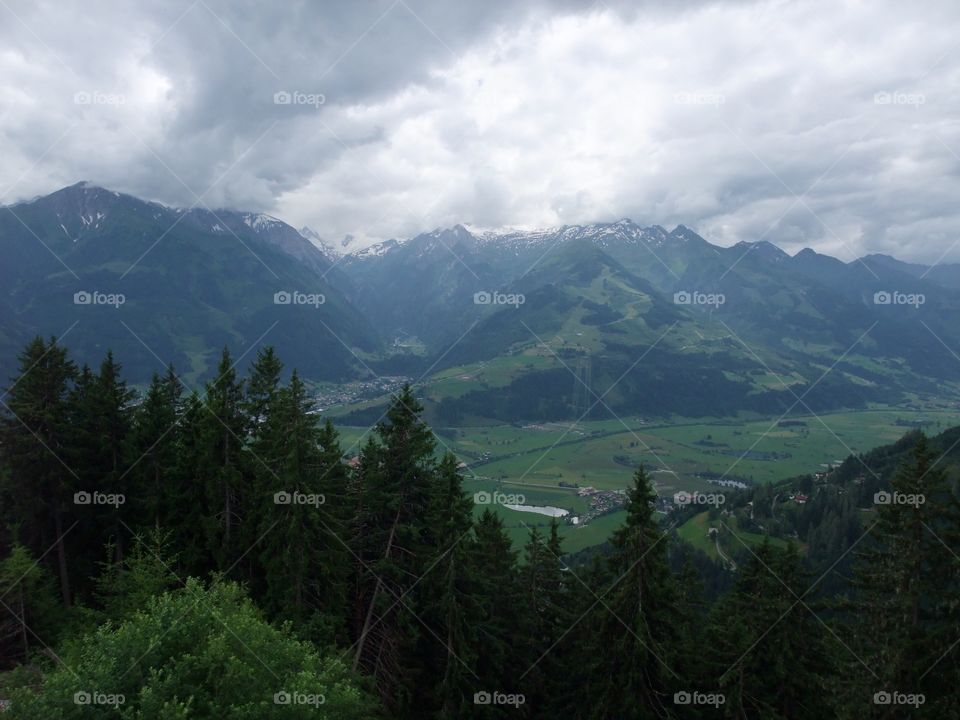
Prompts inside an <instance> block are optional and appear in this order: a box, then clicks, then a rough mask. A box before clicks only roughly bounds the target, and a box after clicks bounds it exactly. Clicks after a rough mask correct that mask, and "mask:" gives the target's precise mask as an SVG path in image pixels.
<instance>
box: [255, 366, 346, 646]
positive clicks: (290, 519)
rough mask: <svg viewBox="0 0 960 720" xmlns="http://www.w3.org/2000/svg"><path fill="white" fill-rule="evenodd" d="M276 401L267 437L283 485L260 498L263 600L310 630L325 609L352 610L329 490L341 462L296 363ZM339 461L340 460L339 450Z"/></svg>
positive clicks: (268, 419) (339, 612)
mask: <svg viewBox="0 0 960 720" xmlns="http://www.w3.org/2000/svg"><path fill="white" fill-rule="evenodd" d="M271 408H272V409H271V410H270V411H269V412H267V414H266V415H265V416H264V437H265V438H272V441H271V442H270V446H269V447H265V449H267V450H268V458H269V462H270V463H271V464H274V470H275V477H274V480H275V487H276V489H275V490H274V491H273V492H272V493H269V495H265V496H264V497H262V498H261V508H260V511H259V512H260V518H261V519H260V524H261V530H260V532H261V536H262V540H261V542H260V547H259V548H258V551H259V554H260V557H261V562H262V567H263V571H264V573H265V597H264V605H265V607H266V608H267V610H268V611H269V612H270V613H271V614H273V615H274V616H277V617H281V618H284V619H289V620H292V621H294V622H295V623H297V624H299V625H300V626H301V628H303V629H304V630H303V631H304V634H309V633H311V632H317V631H318V630H319V628H320V627H321V626H323V625H329V624H330V623H328V622H326V621H325V620H324V619H323V618H322V617H321V615H323V614H325V615H327V616H328V617H329V618H334V617H340V618H342V617H343V613H344V610H345V595H346V577H345V572H346V568H347V562H346V559H345V557H344V552H345V550H344V547H343V544H342V543H341V542H340V541H338V540H337V538H336V537H333V536H331V534H330V532H329V531H328V529H327V528H328V527H329V518H328V517H327V515H328V512H327V501H328V499H327V496H326V494H325V493H324V489H325V479H326V477H325V476H326V475H327V474H328V472H335V468H333V467H327V466H326V465H325V460H328V459H330V456H329V455H325V453H324V450H323V449H322V448H321V445H320V440H321V437H322V433H321V430H320V428H319V427H318V420H317V417H316V415H314V414H313V412H312V410H313V405H312V402H311V401H310V400H309V399H308V398H307V395H306V388H305V387H304V385H303V383H302V381H301V380H300V378H299V376H298V374H297V372H296V371H294V372H293V375H292V377H291V379H290V385H289V387H287V388H284V389H283V390H282V391H281V392H280V393H279V398H278V401H277V402H276V403H275V404H273V405H272V406H271ZM326 441H327V442H328V443H331V448H330V449H331V450H333V447H334V446H338V444H337V443H336V440H335V437H334V438H331V437H329V436H328V437H327V438H326ZM333 452H334V453H338V451H336V450H333ZM334 462H336V463H337V464H340V462H341V460H340V458H339V455H338V454H337V457H336V458H335V459H334ZM291 548H296V549H297V550H296V552H290V549H291ZM308 623H309V624H310V628H309V629H306V628H305V626H306V625H307V624H308ZM333 625H335V626H337V625H339V623H333ZM330 631H333V632H335V631H336V628H332V629H331V630H330ZM314 639H318V638H316V637H314ZM333 639H334V638H333V637H328V638H326V640H328V641H332V640H333Z"/></svg>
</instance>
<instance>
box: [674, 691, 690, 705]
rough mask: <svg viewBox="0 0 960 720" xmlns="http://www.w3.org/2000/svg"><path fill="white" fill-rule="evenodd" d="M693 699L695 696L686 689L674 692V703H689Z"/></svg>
mask: <svg viewBox="0 0 960 720" xmlns="http://www.w3.org/2000/svg"><path fill="white" fill-rule="evenodd" d="M692 700H693V696H692V695H691V694H690V693H688V692H687V691H686V690H681V691H680V692H675V693H674V694H673V704H674V705H689V704H690V702H691V701H692Z"/></svg>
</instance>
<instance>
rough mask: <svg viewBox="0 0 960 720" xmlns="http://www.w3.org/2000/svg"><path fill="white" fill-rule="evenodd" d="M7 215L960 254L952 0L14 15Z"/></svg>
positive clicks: (1, 8) (110, 7)
mask: <svg viewBox="0 0 960 720" xmlns="http://www.w3.org/2000/svg"><path fill="white" fill-rule="evenodd" d="M0 18H2V20H0V137H2V138H3V150H4V152H3V158H4V162H3V164H2V166H0V190H2V191H3V194H2V195H0V202H3V203H9V202H14V201H17V200H21V199H24V198H27V197H31V196H33V195H36V194H41V193H46V192H50V191H52V190H54V189H56V188H58V187H61V186H63V185H67V184H71V183H73V182H76V181H78V180H81V179H88V180H92V181H94V182H97V183H99V184H102V185H105V186H107V187H110V188H112V189H116V190H121V191H125V192H129V193H132V194H135V195H139V196H143V197H147V198H150V199H154V200H158V201H161V202H164V203H168V204H174V205H181V206H191V205H201V206H209V207H233V208H238V209H248V210H257V211H264V212H269V213H271V214H274V215H277V216H278V217H281V218H283V219H284V220H287V221H288V222H290V223H292V224H296V225H298V226H299V225H303V224H306V225H310V226H311V227H313V228H314V229H315V230H317V231H318V232H319V233H320V234H321V235H323V236H324V237H326V238H328V239H330V240H337V239H339V238H341V237H343V236H344V235H347V234H351V235H353V236H355V237H357V238H358V241H357V242H358V243H369V242H373V241H376V240H382V239H386V238H390V237H407V236H410V235H413V234H416V233H417V232H421V231H424V230H429V229H432V228H434V227H438V226H448V225H453V224H455V223H467V224H472V225H476V226H479V227H490V226H501V225H512V226H547V225H558V224H564V223H580V222H590V221H595V220H610V219H616V218H619V217H631V218H632V219H634V220H635V221H637V222H641V223H659V224H662V225H666V226H672V225H675V224H678V223H683V224H686V225H688V226H690V227H693V228H695V229H696V230H698V231H699V232H700V233H701V234H703V235H704V236H705V237H707V238H708V239H710V240H711V241H713V242H716V243H719V244H723V245H730V244H733V243H735V242H738V241H740V240H759V239H766V240H770V241H772V242H774V243H777V244H779V245H781V246H782V247H784V249H786V250H788V251H795V250H797V249H799V248H800V247H803V246H812V247H815V248H816V249H818V250H821V251H823V252H828V253H830V254H833V255H836V256H838V257H840V258H841V259H844V260H850V259H852V258H853V257H855V256H858V255H863V254H866V253H869V252H884V253H891V254H895V255H897V256H898V257H902V258H905V259H913V260H919V261H926V262H933V261H938V260H941V258H942V259H943V260H953V261H960V246H957V244H956V243H957V241H958V239H960V210H958V205H957V202H956V198H957V197H958V194H960V182H958V171H960V132H958V130H960V129H958V118H960V97H958V88H960V85H958V81H960V72H958V70H960V41H958V40H957V38H960V32H958V29H960V28H958V19H960V8H958V7H957V6H956V5H955V3H950V2H942V3H938V2H930V3H924V4H923V5H922V6H921V5H916V4H913V5H908V4H904V3H898V2H882V1H881V2H857V1H855V0H839V1H837V0H832V1H830V2H827V1H820V0H810V1H803V2H773V1H767V2H716V3H709V2H690V3H648V4H638V3H613V2H611V3H603V2H596V3H587V2H583V3H579V2H546V1H544V2H526V3H524V2H510V1H509V0H504V1H499V0H493V1H485V2H482V3H481V2H458V3H454V2H445V1H443V0H429V1H425V2H418V1H416V0H394V1H390V0H383V1H379V0H378V1H376V2H348V1H343V2H340V1H338V2H295V3H276V4H274V3H259V2H253V1H251V0H246V1H240V2H226V1H224V2H215V1H214V0H197V1H196V2H192V3H191V2H190V1H189V0H184V1H182V2H171V3H120V2H96V1H94V2H85V3H80V2H69V1H66V2H56V3H53V2H49V3H45V2H27V1H25V0H0Z"/></svg>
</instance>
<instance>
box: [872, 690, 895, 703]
mask: <svg viewBox="0 0 960 720" xmlns="http://www.w3.org/2000/svg"><path fill="white" fill-rule="evenodd" d="M891 702H893V697H892V696H891V695H890V693H888V692H887V691H886V690H881V691H880V692H875V693H874V694H873V704H874V705H889V704H890V703H891Z"/></svg>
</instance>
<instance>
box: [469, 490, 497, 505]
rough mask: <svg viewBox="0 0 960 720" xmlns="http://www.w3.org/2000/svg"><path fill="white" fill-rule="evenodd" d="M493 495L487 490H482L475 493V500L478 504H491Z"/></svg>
mask: <svg viewBox="0 0 960 720" xmlns="http://www.w3.org/2000/svg"><path fill="white" fill-rule="evenodd" d="M492 499H493V497H492V496H491V495H490V493H488V492H487V491H486V490H480V491H478V492H475V493H474V494H473V502H474V503H475V504H476V505H489V504H490V501H491V500H492Z"/></svg>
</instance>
